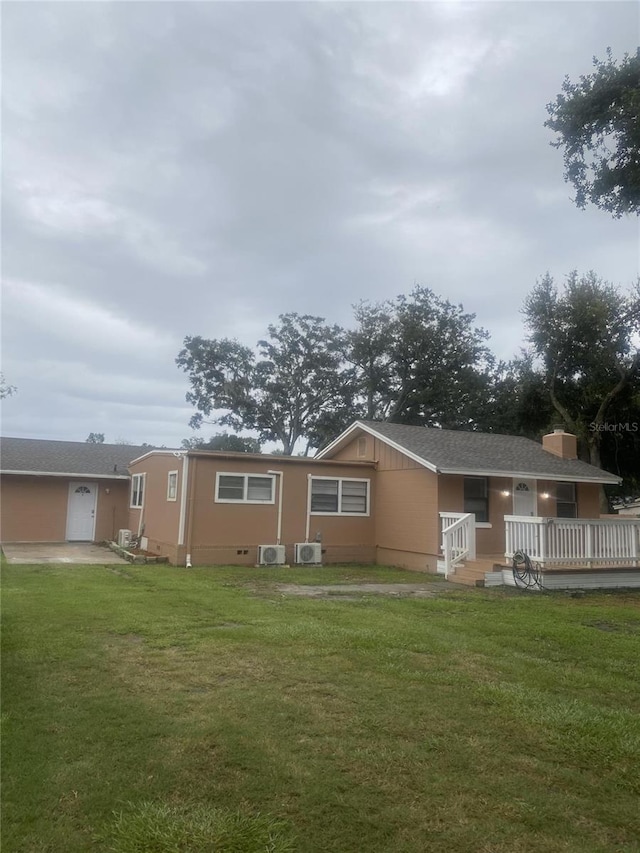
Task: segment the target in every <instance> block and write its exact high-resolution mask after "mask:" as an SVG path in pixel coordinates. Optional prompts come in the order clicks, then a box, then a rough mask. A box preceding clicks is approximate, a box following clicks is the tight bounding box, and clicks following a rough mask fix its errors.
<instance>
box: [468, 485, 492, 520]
mask: <svg viewBox="0 0 640 853" xmlns="http://www.w3.org/2000/svg"><path fill="white" fill-rule="evenodd" d="M464 512H472V513H474V514H475V517H476V521H477V522H478V521H479V522H487V521H489V487H488V483H487V478H486V477H465V478H464Z"/></svg>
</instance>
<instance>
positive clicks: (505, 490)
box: [500, 489, 511, 498]
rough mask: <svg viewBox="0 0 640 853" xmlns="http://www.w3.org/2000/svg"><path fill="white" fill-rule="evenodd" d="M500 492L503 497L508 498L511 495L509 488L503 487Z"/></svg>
mask: <svg viewBox="0 0 640 853" xmlns="http://www.w3.org/2000/svg"><path fill="white" fill-rule="evenodd" d="M500 494H501V495H502V497H503V498H508V497H509V495H510V494H511V492H510V491H509V489H503V490H502V491H501V492H500Z"/></svg>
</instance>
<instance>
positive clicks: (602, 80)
mask: <svg viewBox="0 0 640 853" xmlns="http://www.w3.org/2000/svg"><path fill="white" fill-rule="evenodd" d="M593 64H594V66H595V71H594V72H593V73H592V74H588V75H583V76H581V77H580V79H579V81H578V82H577V83H572V82H571V81H570V80H569V78H568V77H567V78H565V81H564V83H563V84H562V93H561V94H559V95H558V96H557V99H556V100H555V101H554V102H553V103H550V104H547V112H548V113H549V116H550V118H549V119H547V121H546V122H545V126H546V127H549V128H551V130H554V131H555V132H556V133H557V134H558V138H557V140H556V141H555V142H552V143H551V144H552V145H553V146H554V147H556V148H564V166H565V173H564V174H565V180H567V181H568V182H570V183H572V184H573V187H574V189H575V191H576V198H575V201H576V204H577V205H578V207H580V208H583V209H584V208H585V207H586V205H587V203H588V202H592V203H593V204H595V205H597V206H598V207H600V208H601V209H603V210H606V211H609V212H610V213H612V214H613V216H614V217H616V218H618V217H620V216H622V214H624V213H636V214H637V213H640V48H638V50H637V52H636V53H635V55H629V54H625V56H624V58H623V60H622V61H621V62H620V63H619V64H618V62H617V61H616V60H614V59H613V57H612V54H611V49H608V50H607V59H606V61H604V62H601V61H599V60H598V59H596V58H595V57H594V60H593Z"/></svg>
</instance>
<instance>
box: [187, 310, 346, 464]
mask: <svg viewBox="0 0 640 853" xmlns="http://www.w3.org/2000/svg"><path fill="white" fill-rule="evenodd" d="M343 350H344V332H343V330H342V329H341V328H340V327H338V326H330V325H328V324H327V323H326V322H325V321H324V319H323V318H322V317H313V316H311V315H308V314H305V315H299V314H295V313H291V314H282V315H281V316H280V322H279V324H278V325H270V326H269V327H268V337H267V338H265V339H264V340H261V341H259V342H258V354H257V356H256V355H255V354H254V352H253V351H252V350H251V349H249V347H245V346H243V345H242V344H240V343H238V341H235V340H229V339H228V338H223V339H220V340H207V339H205V338H201V337H187V338H185V340H184V348H183V349H182V350H181V351H180V353H179V354H178V358H177V359H176V363H177V364H178V366H180V367H181V368H182V369H183V370H184V371H185V373H187V375H188V377H189V382H190V384H191V390H190V391H189V393H188V394H187V401H188V402H190V403H192V404H193V405H194V406H195V407H196V409H197V413H196V414H195V415H194V416H193V417H192V418H191V420H190V425H191V426H192V427H193V428H194V429H198V428H199V427H200V426H201V425H202V423H204V422H205V418H213V420H211V421H209V422H210V423H218V424H221V425H224V426H230V427H232V428H233V429H236V430H240V429H245V430H254V431H255V432H257V433H258V438H259V440H260V442H265V441H279V442H280V443H281V444H282V447H283V449H284V452H285V453H286V454H290V453H292V452H293V449H294V447H295V444H296V442H297V441H298V439H300V438H304V437H305V436H307V437H308V436H311V435H314V436H315V435H317V434H319V433H322V432H323V423H326V422H327V421H328V420H331V419H332V418H333V416H334V414H335V413H336V412H337V411H338V410H341V409H344V408H345V405H346V403H345V400H346V401H347V402H348V396H349V394H348V390H347V389H348V386H349V382H348V377H347V376H346V375H345V368H344V364H343V355H342V353H343ZM220 411H222V414H219V415H216V414H215V413H216V412H220Z"/></svg>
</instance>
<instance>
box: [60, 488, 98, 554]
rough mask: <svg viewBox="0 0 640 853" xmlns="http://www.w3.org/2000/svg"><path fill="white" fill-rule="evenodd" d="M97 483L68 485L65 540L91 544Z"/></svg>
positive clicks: (93, 531) (94, 524)
mask: <svg viewBox="0 0 640 853" xmlns="http://www.w3.org/2000/svg"><path fill="white" fill-rule="evenodd" d="M97 500H98V485H97V483H78V482H77V481H76V482H71V483H69V503H68V504H67V540H68V541H69V542H93V537H94V533H95V529H96V503H97Z"/></svg>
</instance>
